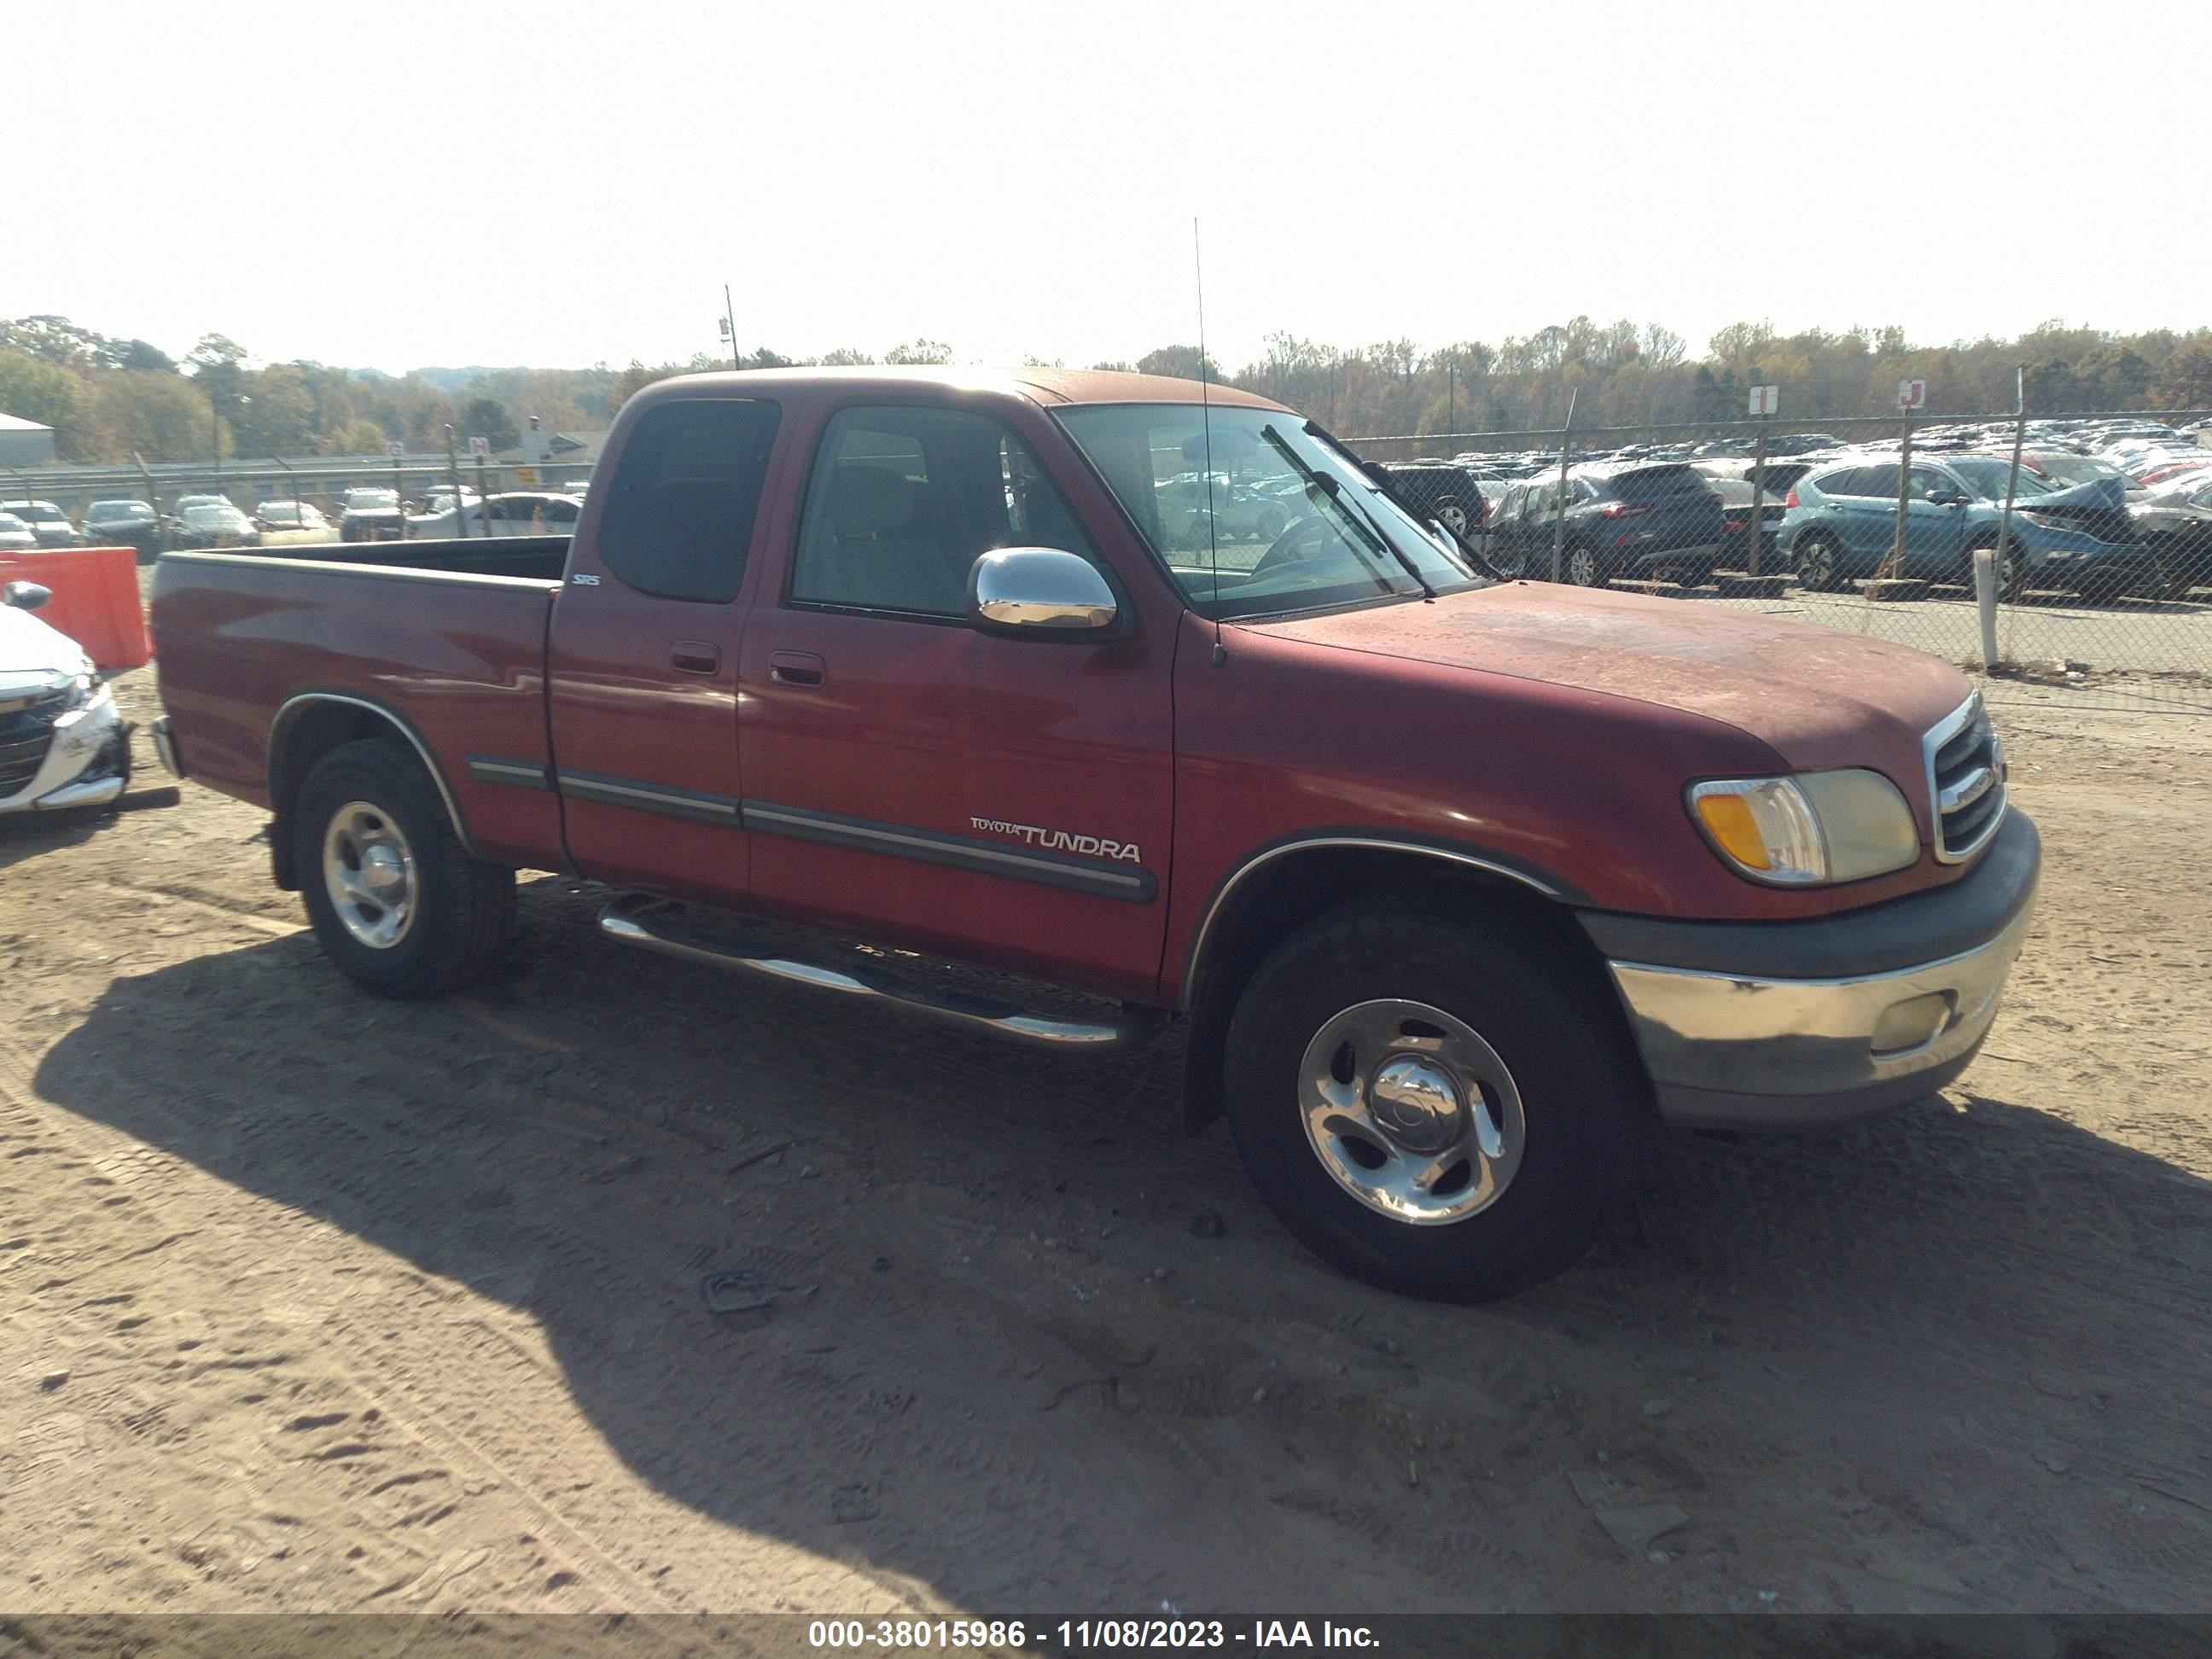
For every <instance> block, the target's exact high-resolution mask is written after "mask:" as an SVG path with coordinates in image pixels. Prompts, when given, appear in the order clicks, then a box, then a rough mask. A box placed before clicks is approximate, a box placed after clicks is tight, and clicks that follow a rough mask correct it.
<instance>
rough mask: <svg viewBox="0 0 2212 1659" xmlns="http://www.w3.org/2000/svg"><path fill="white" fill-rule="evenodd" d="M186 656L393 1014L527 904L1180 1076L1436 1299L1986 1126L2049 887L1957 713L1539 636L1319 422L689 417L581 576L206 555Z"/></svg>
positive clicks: (1599, 617) (760, 376) (529, 564)
mask: <svg viewBox="0 0 2212 1659" xmlns="http://www.w3.org/2000/svg"><path fill="white" fill-rule="evenodd" d="M1194 514H1196V515H1197V517H1196V519H1195V520H1194V516H1193V515H1194ZM153 621H154V626H155V634H156V636H157V639H158V641H159V645H160V652H161V655H160V663H161V695H162V698H163V701H164V703H165V705H166V708H167V715H166V718H165V720H163V721H162V722H161V724H160V726H159V728H158V730H157V740H158V744H159V746H160V748H161V750H162V752H163V754H164V757H165V759H167V762H168V763H169V764H170V765H171V767H172V769H174V770H176V771H178V772H179V775H185V776H190V777H192V778H195V779H197V780H198V781H201V782H203V783H205V784H208V785H210V787H214V788H216V789H218V790H221V791H222V792H224V793H228V794H231V795H235V796H237V797H239V798H240V799H245V800H247V801H251V802H253V803H255V804H257V805H262V806H265V807H266V808H268V809H269V810H270V811H271V812H272V813H273V814H274V815H275V822H274V824H273V825H272V831H271V844H272V846H273V848H274V855H275V866H276V869H275V874H276V881H277V883H278V884H279V885H280V886H283V887H284V888H287V889H292V890H298V891H300V892H301V894H302V895H303V896H304V897H305V900H306V903H307V913H308V915H309V916H310V917H311V919H312V920H313V925H314V929H315V932H316V933H317V935H318V936H319V939H320V941H321V944H322V946H323V949H324V950H325V951H326V952H327V953H328V955H329V956H330V957H331V960H332V961H333V962H334V963H336V964H337V966H338V967H339V968H340V969H343V971H344V972H345V973H346V974H347V975H349V976H351V977H352V978H353V979H354V980H355V981H357V982H358V983H359V984H360V985H361V986H362V987H365V988H366V989H368V990H369V991H372V992H375V993H378V994H382V995H386V996H392V997H425V996H432V995H435V994H440V993H442V992H445V991H448V990H451V989H453V987H457V986H459V985H462V984H464V983H465V982H467V981H470V980H471V979H472V978H475V977H477V976H478V975H484V974H486V973H488V972H489V971H491V970H492V969H494V968H495V965H496V963H498V962H499V960H500V958H501V952H502V951H503V950H504V948H505V947H506V945H507V940H508V936H509V930H510V927H511V925H512V921H513V914H514V872H515V871H516V870H517V869H518V868H531V869H545V870H562V871H567V872H574V874H576V875H578V876H580V877H584V878H590V879H592V880H595V881H598V882H602V883H605V884H607V886H608V887H609V888H610V889H611V890H612V891H611V895H610V900H611V902H609V903H608V905H607V907H606V908H605V913H604V915H603V916H602V918H601V922H600V926H601V927H603V928H604V929H605V931H606V932H607V933H609V934H610V935H611V936H612V937H613V938H615V939H620V940H623V941H624V942H626V943H629V944H631V945H638V946H641V947H643V948H645V949H648V950H656V951H665V952H670V953H672V954H674V955H677V956H679V957H689V958H692V959H696V960H697V961H700V962H702V963H713V964H717V965H720V966H724V967H728V968H733V969H741V970H745V971H749V972H752V973H756V974H761V975H769V976H770V977H773V978H776V979H781V980H784V981H800V982H805V983H808V984H812V985H815V986H817V987H823V988H826V989H829V990H832V991H835V992H839V993H842V994H847V995H850V996H854V997H868V998H874V999H878V1000H885V1001H888V1002H890V1003H895V1004H899V1005H903V1006H907V1007H909V1008H911V1009H914V1010H915V1011H917V1012H923V1013H927V1014H931V1015H934V1016H936V1017H938V1018H943V1019H948V1020H952V1021H956V1022H959V1023H961V1024H966V1025H969V1026H971V1027H974V1028H976V1029H979V1030H989V1031H992V1032H995V1033H997V1034H999V1035H1000V1036H1006V1037H1008V1038H1011V1039H1013V1040H1016V1041H1020V1042H1032V1043H1044V1044H1053V1045H1060V1046H1062V1047H1070V1048H1084V1047H1086V1046H1089V1047H1102V1048H1103V1047H1106V1046H1109V1045H1112V1044H1116V1043H1122V1042H1132V1041H1135V1040H1138V1039H1140V1038H1142V1037H1144V1036H1148V1035H1150V1034H1151V1033H1152V1031H1154V1030H1157V1029H1158V1027H1159V1026H1160V1025H1162V1024H1164V1023H1165V1022H1166V1021H1167V1020H1169V1019H1170V1018H1181V1019H1182V1020H1183V1021H1185V1022H1186V1023H1187V1025H1188V1030H1187V1032H1186V1036H1185V1041H1186V1052H1187V1056H1188V1058H1187V1061H1186V1084H1187V1091H1186V1092H1187V1105H1186V1117H1187V1120H1188V1123H1189V1125H1190V1126H1191V1127H1198V1126H1202V1125H1203V1124H1205V1123H1206V1122H1207V1121H1210V1120H1211V1119H1212V1118H1213V1117H1215V1116H1218V1115H1223V1114H1225V1115H1227V1116H1228V1118H1229V1119H1230V1122H1231V1128H1232V1130H1233V1132H1234V1133H1235V1136H1236V1139H1237V1145H1238V1146H1239V1148H1240V1149H1241V1151H1242V1152H1243V1158H1244V1160H1245V1162H1246V1164H1247V1166H1248V1168H1249V1170H1250V1172H1251V1175H1252V1177H1253V1179H1254V1181H1255V1182H1256V1184H1257V1185H1258V1186H1259V1188H1261V1191H1262V1193H1263V1194H1265V1196H1266V1197H1267V1200H1268V1201H1269V1202H1270V1203H1271V1204H1272V1205H1273V1206H1274V1208H1275V1209H1276V1210H1277V1212H1279V1214H1280V1215H1281V1217H1282V1218H1283V1220H1284V1221H1285V1224H1286V1225H1288V1226H1289V1227H1290V1228H1291V1231H1294V1232H1295V1233H1297V1236H1298V1237H1301V1238H1302V1239H1304V1241H1305V1242H1306V1243H1308V1244H1310V1246H1311V1247H1312V1248H1313V1249H1316V1251H1318V1252H1319V1253H1320V1254H1322V1255H1324V1256H1326V1257H1328V1259H1329V1260H1331V1261H1334V1262H1335V1263H1337V1264H1338V1265H1339V1266H1340V1267H1343V1268H1345V1269H1346V1270H1347V1271H1349V1272H1351V1273H1354V1274H1357V1275H1359V1276H1361V1277H1364V1278H1366V1279H1370V1280H1373V1281H1375V1282H1376V1283H1379V1284H1382V1285H1388V1286H1390V1287H1393V1288H1395V1289H1400V1290H1404V1291H1413V1292H1416V1293H1419V1294H1425V1295H1431V1296H1440V1297H1454V1298H1460V1299H1467V1300H1474V1299H1480V1298H1486V1297H1497V1296H1501V1295H1506V1294H1510V1293H1511V1292H1513V1291H1516V1290H1518V1289H1520V1288H1522V1287H1523V1286H1526V1285H1530V1284H1532V1283H1534V1282H1535V1281H1537V1280H1539V1279H1542V1278H1544V1277H1546V1276H1547V1275H1548V1274H1551V1273H1557V1272H1558V1271H1559V1270H1560V1269H1562V1268H1564V1267H1566V1266H1567V1265H1568V1264H1570V1263H1571V1262H1572V1261H1574V1260H1575V1259H1576V1258H1577V1256H1578V1255H1580V1254H1581V1253H1582V1252H1583V1250H1584V1249H1586V1248H1587V1247H1588V1246H1589V1243H1590V1242H1591V1241H1592V1239H1593V1238H1594V1237H1597V1236H1598V1234H1599V1233H1600V1231H1601V1230H1602V1229H1603V1228H1604V1227H1605V1226H1606V1225H1607V1221H1608V1218H1609V1217H1610V1216H1612V1215H1613V1213H1615V1212H1616V1211H1617V1209H1618V1206H1620V1203H1621V1202H1622V1201H1623V1200H1624V1198H1625V1197H1626V1195H1627V1194H1629V1192H1630V1191H1631V1190H1632V1183H1633V1180H1634V1176H1635V1171H1636V1169H1637V1162H1638V1160H1637V1158H1636V1156H1635V1153H1636V1149H1637V1147H1638V1142H1639V1139H1640V1136H1641V1134H1642V1133H1643V1131H1644V1129H1645V1127H1647V1126H1648V1125H1650V1124H1652V1123H1668V1124H1673V1125H1677V1126H1691V1127H1724V1128H1735V1129H1746V1128H1749V1129H1763V1128H1781V1127H1802V1126H1807V1125H1815V1124H1824V1123H1832V1122H1838V1121H1845V1120H1849V1119H1851V1118H1854V1117H1857V1116H1861V1115H1866V1114H1869V1113H1873V1112H1876V1111H1880V1110H1882V1109H1886V1108H1888V1107H1891V1106H1894V1105H1897V1104H1899V1103H1902V1102H1905V1101H1907V1100H1911V1099H1913V1098H1915V1097H1921V1096H1923V1095H1925V1094H1927V1093H1928V1092H1929V1091H1932V1090H1934V1089H1935V1088H1936V1087H1938V1086H1940V1085H1942V1084H1944V1083H1946V1082H1948V1081H1949V1080H1950V1079H1952V1078H1954V1077H1955V1076H1957V1075H1958V1074H1959V1073H1960V1071H1961V1070H1963V1069H1964V1068H1965V1066H1966V1065H1967V1064H1968V1062H1969V1061H1970V1060H1972V1058H1973V1055H1974V1054H1975V1052H1976V1050H1977V1048H1978V1046H1979V1045H1980V1043H1981V1041H1982V1038H1983V1036H1984V1033H1985V1032H1986V1031H1987V1030H1988V1029H1989V1026H1990V1020H1991V1019H1992V1018H1993V1017H1994V1015H1995V1013H1996V1005H1997V1000H1998V996H1999V994H2000V992H2001V991H2002V986H2003V982H2004V979H2005V975H2006V973H2007V971H2008V968H2009V966H2010V963H2011V962H2012V959H2013V957H2014V955H2015V952H2016V951H2017V950H2018V948H2019V945H2020V941H2021V935H2022V933H2023V932H2024V930H2025V928H2026V927H2027V918H2028V914H2029V908H2030V906H2031V904H2032V902H2033V896H2034V890H2035V881H2036V873H2037V867H2038V863H2039V846H2038V842H2037V837H2036V834H2035V830H2034V828H2033V825H2032V824H2031V823H2029V822H2028V820H2027V817H2024V816H2023V815H2022V814H2021V812H2019V811H2016V810H2008V804H2007V800H2006V791H2005V781H2004V777H2005V772H2004V763H2003V760H2002V756H2001V753H2000V750H1999V747H1998V743H1997V739H1996V736H1995V735H1994V734H1993V732H1991V730H1990V724H1989V721H1988V720H1987V718H1986V716H1985V715H1984V712H1983V709H1982V707H1981V703H1980V702H1979V700H1978V698H1977V696H1975V695H1974V693H1973V690H1972V687H1971V686H1970V685H1969V684H1968V683H1967V682H1966V680H1965V679H1964V678H1962V677H1961V676H1960V674H1959V673H1958V672H1957V671H1954V669H1952V668H1951V667H1949V666H1948V665H1945V664H1943V663H1941V662H1938V661H1937V660H1936V659H1933V658H1931V657H1927V656H1923V655H1921V654H1920V653H1917V652H1912V651H1908V650H1904V649H1901V648H1899V647H1894V646H1890V645H1885V644H1882V643H1881V642H1879V641H1873V640H1869V639H1865V638H1862V637H1860V636H1857V635H1852V634H1849V633H1844V632H1837V631H1830V630H1825V629H1815V628H1808V627H1802V626H1798V625H1796V624H1793V623H1788V622H1784V621H1778V620H1773V619H1770V618H1767V617H1757V616H1747V615H1743V614H1740V613H1733V612H1726V611H1720V610H1718V609H1716V608H1711V607H1706V606H1701V605H1690V604H1685V603H1682V602H1680V601H1679V600H1665V599H1647V598H1644V597H1638V596H1632V595H1627V594H1620V593H1610V592H1591V591H1584V590H1580V589H1573V588H1567V587H1560V586H1547V585H1542V584H1534V583H1528V582H1521V581H1505V580H1498V579H1497V578H1495V577H1494V576H1493V575H1492V574H1490V573H1487V572H1486V570H1485V569H1484V568H1483V567H1482V566H1481V564H1480V562H1479V560H1478V559H1477V557H1476V556H1475V555H1474V553H1473V552H1472V551H1471V550H1468V548H1467V547H1466V545H1465V544H1462V543H1461V542H1460V541H1458V540H1457V539H1456V538H1455V537H1454V536H1453V535H1451V534H1450V533H1449V532H1447V531H1446V530H1445V529H1443V527H1442V526H1438V525H1437V524H1435V523H1433V522H1431V521H1427V520H1425V519H1424V518H1422V517H1421V516H1420V515H1419V513H1418V512H1417V511H1416V510H1414V509H1413V508H1411V507H1408V506H1407V505H1406V504H1405V502H1404V501H1403V499H1402V498H1401V496H1400V495H1397V494H1396V493H1395V492H1394V491H1393V489H1391V488H1390V487H1389V484H1388V483H1387V481H1386V480H1385V479H1384V478H1383V477H1377V476H1376V474H1375V473H1373V472H1370V471H1368V470H1367V469H1365V468H1364V467H1362V466H1361V465H1360V464H1359V463H1358V461H1357V460H1356V459H1354V458H1353V457H1352V455H1351V454H1350V453H1348V452H1347V451H1346V450H1345V449H1344V448H1343V447H1341V446H1340V445H1339V444H1338V443H1337V442H1335V441H1334V440H1333V439H1331V438H1330V436H1329V435H1328V434H1327V433H1326V432H1324V431H1322V429H1321V428H1319V427H1317V426H1316V425H1315V424H1314V423H1312V422H1310V421H1307V420H1305V419H1304V418H1302V417H1301V416H1297V415H1296V414H1294V413H1292V412H1291V410H1286V409H1284V408H1282V407H1281V406H1279V404H1273V403H1270V402H1268V401H1267V400H1266V399H1264V398H1256V397H1252V396H1249V395H1246V394H1243V393H1241V392H1233V391H1227V390H1224V389H1221V388H1218V387H1216V388H1213V389H1212V391H1211V392H1210V393H1208V392H1206V390H1205V389H1203V388H1201V387H1200V386H1197V385H1195V384H1192V383H1188V382H1183V381H1176V380H1159V379H1154V378H1150V377H1143V376H1136V375H1127V374H1076V373H1061V372H1059V371H1056V370H1042V369H1036V370H1022V371H1017V372H1009V373H1003V374H994V373H985V372H981V371H977V372H973V373H970V372H966V371H957V370H954V371H943V370H940V371H931V372H928V373H923V374H901V373H899V372H896V371H888V372H887V371H878V370H863V371H855V372H849V373H836V372H812V371H806V372H799V371H794V372H790V373H749V374H710V375H700V376H694V377H690V378H688V379H683V380H671V381H666V382H664V383H662V384H660V385H658V386H653V387H651V388H649V389H648V390H647V391H645V392H641V393H640V394H639V395H638V396H637V397H635V398H633V399H632V400H631V401H630V402H629V404H628V405H627V406H626V407H625V408H624V410H623V412H622V415H621V416H620V418H619V419H618V420H617V422H616V423H615V428H614V430H613V432H612V433H611V435H610V437H609V441H608V443H607V445H606V448H605V459H604V460H603V461H602V463H601V465H600V470H599V477H598V479H597V480H596V482H595V483H594V484H593V487H592V492H591V497H590V501H589V503H588V504H587V505H586V507H584V509H583V513H582V516H581V518H580V520H579V521H578V523H577V526H576V528H575V532H574V538H573V539H571V538H520V539H516V540H507V541H499V542H494V543H487V542H484V541H481V540H470V541H456V542H410V543H405V544H371V545H354V546H349V545H337V546H331V545H324V546H306V547H299V548H288V549H285V550H282V551H270V550H264V551H262V552H259V553H252V554H244V553H240V554H228V553H183V554H172V555H170V556H167V557H165V558H163V559H162V560H161V566H160V569H159V571H158V573H157V575H156V579H155V597H154V602H153ZM740 914H751V915H766V916H771V917H775V918H778V919H781V920H784V921H798V922H800V923H804V924H807V925H810V926H812V927H818V928H820V929H822V930H823V931H824V933H825V934H834V935H836V936H842V937H844V938H860V939H867V940H872V941H877V942H879V943H881V944H885V945H892V946H896V947H900V948H902V949H904V950H908V951H916V952H921V953H925V954H927V955H930V956H933V957H944V958H950V959H952V960H953V961H955V962H960V963H973V964H977V965H980V966H982V967H986V968H988V969H994V970H998V971H1000V973H1002V974H1003V973H1006V972H1009V971H1011V972H1012V973H1014V974H1017V975H1024V976H1027V977H1029V978H1030V979H1033V980H1035V981H1042V982H1044V984H1045V985H1048V986H1051V987H1066V988H1072V989H1073V990H1076V991H1079V992H1083V993H1088V994H1091V995H1092V996H1094V997H1097V998H1099V999H1103V1001H1101V1002H1100V1003H1099V1004H1098V1005H1097V1013H1096V1017H1088V1016H1085V1015H1084V1014H1082V1013H1081V1012H1070V1006H1071V1005H1074V1006H1077V1007H1078V1009H1080V1007H1081V1006H1082V1004H1083V1000H1082V999H1079V998H1078V999H1070V998H1068V997H1066V995H1064V994H1061V993H1060V991H1054V993H1052V994H1050V995H1048V996H1045V997H1044V998H1043V1000H1042V1003H1040V1002H1030V1003H1029V1004H1028V1005H1026V1006H1014V1005H1012V1004H1007V1005H1004V1006H1002V1005H1000V1004H996V1003H993V1002H989V1001H985V1000H978V999H975V998H971V997H968V996H964V995H952V994H945V993H943V992H942V991H941V990H935V989H932V988H929V987H926V986H923V985H921V984H920V983H918V982H909V981H902V980H900V979H898V978H896V977H889V976H886V975H884V973H883V972H882V971H881V970H880V966H879V965H880V964H881V963H883V962H884V960H885V958H884V957H882V955H881V954H880V953H864V952H861V951H855V950H854V949H853V948H851V947H850V946H836V947H833V946H829V945H825V946H824V948H823V951H821V952H820V953H818V954H817V957H816V959H813V960H808V961H800V960H795V959H793V957H792V956H791V955H790V954H789V952H788V951H784V952H781V953H779V952H776V951H771V950H769V949H767V948H766V947H764V946H763V945H759V944H758V943H757V942H755V941H749V940H748V939H747V938H746V937H745V933H744V928H743V927H742V926H740V925H738V924H737V923H736V922H735V921H734V918H735V917H736V916H737V915H740ZM954 978H955V979H956V980H957V975H956V976H954ZM936 982H937V983H939V984H941V983H943V982H944V976H942V975H939V976H938V979H937V981H936ZM1114 1004H1118V1005H1120V1006H1119V1007H1118V1009H1117V1008H1116V1007H1115V1006H1113V1005H1114Z"/></svg>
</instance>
